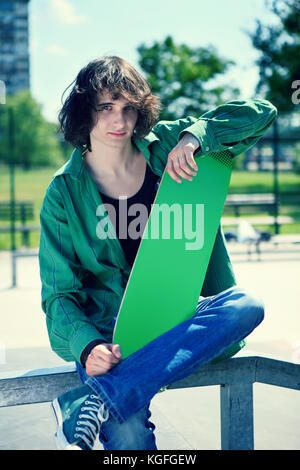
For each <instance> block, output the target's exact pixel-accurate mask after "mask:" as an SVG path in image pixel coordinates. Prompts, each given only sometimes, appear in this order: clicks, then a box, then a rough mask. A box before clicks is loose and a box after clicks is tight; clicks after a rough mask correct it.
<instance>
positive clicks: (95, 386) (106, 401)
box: [85, 377, 125, 424]
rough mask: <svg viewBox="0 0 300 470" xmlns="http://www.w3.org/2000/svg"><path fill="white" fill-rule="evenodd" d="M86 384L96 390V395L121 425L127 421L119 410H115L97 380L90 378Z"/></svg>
mask: <svg viewBox="0 0 300 470" xmlns="http://www.w3.org/2000/svg"><path fill="white" fill-rule="evenodd" d="M85 384H86V385H88V386H89V387H90V388H92V389H93V390H94V392H95V393H97V395H98V396H99V398H100V400H101V401H102V402H103V403H104V405H105V406H106V408H107V409H108V411H109V413H110V414H111V415H112V417H113V418H114V419H115V420H116V421H117V422H118V423H120V424H122V423H123V422H124V421H125V419H124V418H123V417H122V416H121V415H120V413H119V412H118V410H116V409H115V407H114V406H113V404H112V403H111V401H110V398H109V396H108V395H107V394H106V392H105V390H104V389H103V388H102V387H101V385H100V384H99V383H98V381H97V379H95V378H94V377H89V378H88V379H87V380H86V381H85Z"/></svg>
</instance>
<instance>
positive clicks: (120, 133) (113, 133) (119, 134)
mask: <svg viewBox="0 0 300 470" xmlns="http://www.w3.org/2000/svg"><path fill="white" fill-rule="evenodd" d="M125 134H126V132H109V135H113V136H114V137H123V136H124V135H125Z"/></svg>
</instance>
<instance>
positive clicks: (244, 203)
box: [225, 193, 279, 217]
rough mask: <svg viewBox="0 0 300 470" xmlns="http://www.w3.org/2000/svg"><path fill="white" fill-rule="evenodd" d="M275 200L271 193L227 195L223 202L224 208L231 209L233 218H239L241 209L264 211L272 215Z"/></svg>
mask: <svg viewBox="0 0 300 470" xmlns="http://www.w3.org/2000/svg"><path fill="white" fill-rule="evenodd" d="M276 204H279V201H278V203H276V200H275V195H274V194H273V193H259V194H228V196H227V198H226V201H225V208H230V209H233V211H234V215H235V217H239V216H240V213H241V208H244V207H251V208H253V207H254V208H256V209H257V208H260V209H262V210H266V211H267V212H268V213H269V214H272V215H274V214H275V209H276Z"/></svg>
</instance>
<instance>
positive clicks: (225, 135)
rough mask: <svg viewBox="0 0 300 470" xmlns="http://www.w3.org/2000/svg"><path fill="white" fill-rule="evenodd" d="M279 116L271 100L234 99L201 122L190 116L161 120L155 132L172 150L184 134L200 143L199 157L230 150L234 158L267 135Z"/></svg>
mask: <svg viewBox="0 0 300 470" xmlns="http://www.w3.org/2000/svg"><path fill="white" fill-rule="evenodd" d="M276 116H277V109H276V108H275V106H273V105H272V103H270V102H269V101H267V100H262V99H253V100H245V101H238V100H234V101H229V102H228V103H225V104H223V105H221V106H218V107H217V108H214V109H213V110H211V111H209V112H207V113H205V114H203V115H202V116H201V117H200V118H199V119H196V118H193V117H190V116H189V117H187V118H185V119H178V120H177V121H160V122H159V123H158V124H157V125H156V126H155V128H154V133H155V134H156V135H157V136H158V137H159V138H160V140H161V141H162V142H165V143H166V144H167V145H168V147H169V149H168V150H169V151H170V150H171V149H172V148H173V147H174V146H175V145H176V144H177V142H178V140H179V139H180V138H181V137H182V135H183V134H184V132H189V133H191V134H192V135H194V136H195V137H196V138H197V139H198V141H199V143H200V149H199V150H198V151H197V152H196V154H195V156H202V155H206V154H209V153H212V152H222V151H224V150H229V151H230V153H231V155H232V156H233V157H237V156H238V155H240V154H241V153H243V152H245V151H246V150H248V149H249V148H250V147H252V146H253V145H254V144H255V143H256V142H257V141H258V140H259V139H260V138H261V137H262V136H263V135H264V134H265V133H266V131H267V130H268V129H269V127H270V126H271V124H272V123H273V121H274V120H275V118H276Z"/></svg>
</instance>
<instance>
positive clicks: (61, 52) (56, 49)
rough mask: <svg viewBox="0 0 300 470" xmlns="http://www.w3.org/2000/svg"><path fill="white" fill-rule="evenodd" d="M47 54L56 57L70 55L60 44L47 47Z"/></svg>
mask: <svg viewBox="0 0 300 470" xmlns="http://www.w3.org/2000/svg"><path fill="white" fill-rule="evenodd" d="M46 52H47V53H48V54H51V55H56V56H61V57H62V56H66V55H67V54H68V51H67V50H66V49H65V48H64V47H62V46H60V45H59V44H49V46H47V47H46Z"/></svg>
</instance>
